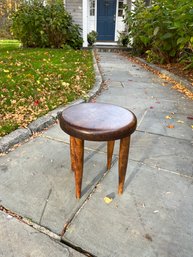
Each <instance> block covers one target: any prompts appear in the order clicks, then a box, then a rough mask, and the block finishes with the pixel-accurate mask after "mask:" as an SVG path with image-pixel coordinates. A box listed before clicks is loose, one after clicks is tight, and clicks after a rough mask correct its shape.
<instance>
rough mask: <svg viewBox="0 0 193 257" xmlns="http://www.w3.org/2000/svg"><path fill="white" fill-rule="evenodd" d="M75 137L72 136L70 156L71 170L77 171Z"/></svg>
mask: <svg viewBox="0 0 193 257" xmlns="http://www.w3.org/2000/svg"><path fill="white" fill-rule="evenodd" d="M74 149H75V146H74V137H71V136H70V158H71V171H75V163H76V160H75V157H74Z"/></svg>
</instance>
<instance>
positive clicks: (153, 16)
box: [125, 0, 193, 64]
mask: <svg viewBox="0 0 193 257" xmlns="http://www.w3.org/2000/svg"><path fill="white" fill-rule="evenodd" d="M134 4H135V10H134V11H129V10H128V9H126V15H125V22H126V24H127V26H128V29H129V37H130V43H132V46H133V49H134V50H135V52H136V53H137V54H147V56H148V58H149V60H150V61H154V62H161V63H164V62H173V61H178V60H182V59H183V61H185V62H187V63H189V64H190V63H191V62H192V50H193V1H192V0H153V1H152V4H151V6H148V7H145V4H144V1H143V0H136V1H135V3H134ZM185 49H188V54H187V51H186V50H185ZM184 51H185V52H186V54H183V52H184ZM181 56H183V58H182V57H181Z"/></svg>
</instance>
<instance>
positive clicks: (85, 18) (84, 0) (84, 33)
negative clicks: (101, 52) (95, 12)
mask: <svg viewBox="0 0 193 257" xmlns="http://www.w3.org/2000/svg"><path fill="white" fill-rule="evenodd" d="M82 23H83V24H82V25H83V26H82V36H83V41H84V42H83V47H87V46H88V42H87V27H88V26H87V25H88V3H87V0H82Z"/></svg>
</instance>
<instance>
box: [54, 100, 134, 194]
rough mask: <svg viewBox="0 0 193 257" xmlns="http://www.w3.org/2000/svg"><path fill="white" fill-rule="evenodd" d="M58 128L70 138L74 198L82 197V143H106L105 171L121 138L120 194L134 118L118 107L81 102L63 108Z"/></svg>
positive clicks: (130, 113) (127, 111)
mask: <svg viewBox="0 0 193 257" xmlns="http://www.w3.org/2000/svg"><path fill="white" fill-rule="evenodd" d="M59 122H60V127H61V128H62V130H63V131H64V132H66V133H67V134H68V135H70V155H71V168H72V170H73V171H74V173H75V185H76V197H77V198H80V197H81V186H82V175H83V162H84V140H90V141H107V169H108V170H109V169H110V168H111V161H112V155H113V149H114V143H115V140H117V139H120V149H119V187H118V193H119V194H122V192H123V187H124V181H125V174H126V170H127V162H128V153H129V145H130V135H131V134H132V133H133V132H134V131H135V129H136V126H137V119H136V117H135V115H134V114H133V113H132V112H131V111H129V110H127V109H124V108H122V107H120V106H116V105H112V104H105V103H83V104H77V105H72V106H70V107H68V108H66V109H65V110H64V111H63V112H62V114H61V115H60V117H59Z"/></svg>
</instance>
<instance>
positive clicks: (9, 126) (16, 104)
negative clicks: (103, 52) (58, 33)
mask: <svg viewBox="0 0 193 257" xmlns="http://www.w3.org/2000/svg"><path fill="white" fill-rule="evenodd" d="M93 83H94V71H93V63H92V54H91V52H89V51H81V50H80V51H75V50H73V49H70V48H67V47H66V49H22V48H20V43H19V42H18V41H16V40H14V41H12V40H0V109H1V113H0V136H3V135H6V134H7V133H9V132H11V131H13V130H14V129H16V128H18V127H26V126H27V125H28V124H29V123H30V122H31V121H33V120H35V119H36V118H37V117H39V116H41V115H43V114H45V113H47V112H48V111H50V110H53V109H54V108H56V107H57V106H59V105H63V104H66V103H68V102H71V101H73V100H75V99H77V98H79V97H80V96H85V95H86V93H87V92H88V90H89V89H90V88H91V87H92V86H93Z"/></svg>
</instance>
